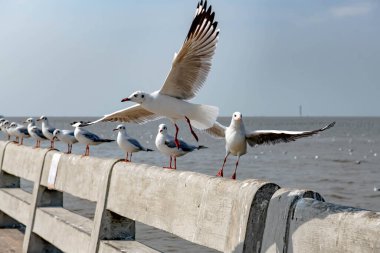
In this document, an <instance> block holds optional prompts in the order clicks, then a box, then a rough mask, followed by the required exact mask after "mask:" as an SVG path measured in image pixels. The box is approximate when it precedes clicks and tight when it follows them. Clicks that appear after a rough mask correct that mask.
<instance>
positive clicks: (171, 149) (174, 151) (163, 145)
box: [156, 124, 207, 170]
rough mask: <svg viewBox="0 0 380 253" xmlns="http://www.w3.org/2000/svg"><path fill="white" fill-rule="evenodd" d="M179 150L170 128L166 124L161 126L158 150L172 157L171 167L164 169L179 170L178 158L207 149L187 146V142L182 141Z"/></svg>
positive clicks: (159, 127) (157, 140) (157, 144)
mask: <svg viewBox="0 0 380 253" xmlns="http://www.w3.org/2000/svg"><path fill="white" fill-rule="evenodd" d="M179 144H180V145H179V148H177V146H176V143H175V142H174V138H173V136H171V135H169V134H168V128H167V126H166V125H165V124H160V125H159V126H158V133H157V136H156V147H157V149H158V150H159V151H160V152H161V153H163V154H165V155H168V156H169V157H170V162H169V167H164V168H168V169H174V170H175V169H177V157H180V156H183V155H186V154H187V153H190V152H193V151H194V150H199V149H204V148H207V147H205V146H194V145H190V144H187V143H186V142H184V141H182V140H180V141H179ZM173 159H174V167H172V160H173Z"/></svg>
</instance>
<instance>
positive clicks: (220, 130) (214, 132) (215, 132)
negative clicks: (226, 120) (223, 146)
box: [204, 121, 226, 138]
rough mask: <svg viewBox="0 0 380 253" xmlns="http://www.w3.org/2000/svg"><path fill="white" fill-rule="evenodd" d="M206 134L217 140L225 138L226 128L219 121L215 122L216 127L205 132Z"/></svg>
mask: <svg viewBox="0 0 380 253" xmlns="http://www.w3.org/2000/svg"><path fill="white" fill-rule="evenodd" d="M204 131H205V132H206V133H208V134H209V135H211V136H212V137H215V138H224V137H225V132H226V127H225V126H223V125H222V124H220V123H219V122H218V121H215V123H214V125H213V126H212V127H210V128H208V129H206V130H204Z"/></svg>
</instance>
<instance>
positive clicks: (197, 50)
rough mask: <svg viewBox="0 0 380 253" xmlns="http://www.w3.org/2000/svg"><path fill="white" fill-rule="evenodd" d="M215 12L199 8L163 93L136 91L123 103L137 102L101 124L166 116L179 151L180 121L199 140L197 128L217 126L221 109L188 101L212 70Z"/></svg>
mask: <svg viewBox="0 0 380 253" xmlns="http://www.w3.org/2000/svg"><path fill="white" fill-rule="evenodd" d="M214 17H215V12H213V11H212V8H211V6H209V7H207V1H205V2H203V1H200V2H199V3H198V5H197V9H196V12H195V17H194V19H193V22H192V24H191V26H190V30H189V32H188V34H187V37H186V39H185V42H184V44H183V45H182V48H181V50H180V51H179V53H178V54H177V53H176V54H175V55H174V59H173V62H172V68H171V70H170V72H169V74H168V76H167V78H166V81H165V82H164V84H163V86H162V87H161V89H160V90H158V91H154V92H152V93H145V92H143V91H136V92H134V93H132V95H130V96H129V97H127V98H124V99H123V100H122V102H125V101H131V102H135V103H137V105H133V106H131V107H128V108H126V109H123V110H120V111H117V112H114V113H111V114H109V115H105V116H104V117H103V118H101V119H99V120H96V121H94V122H92V123H90V124H94V123H97V122H100V121H122V122H135V123H139V124H141V123H145V122H148V121H152V120H157V119H159V118H162V117H167V118H169V119H170V120H171V121H172V122H173V124H174V126H175V128H176V134H175V144H176V146H177V148H179V145H180V143H179V141H178V138H177V136H178V131H179V128H178V125H177V123H176V122H177V121H178V120H186V122H187V123H188V125H189V127H190V131H191V133H192V135H193V136H194V138H195V139H196V140H197V141H198V136H197V135H196V134H195V132H194V130H193V127H195V128H197V129H201V130H203V129H207V128H210V127H212V126H213V124H214V123H215V122H216V118H217V116H218V113H219V108H218V107H215V106H210V105H202V104H193V103H189V102H187V101H186V100H189V99H191V98H193V97H194V96H195V95H196V93H197V92H198V91H199V89H200V88H201V87H202V86H203V84H204V82H205V80H206V78H207V75H208V73H209V71H210V68H211V60H212V57H213V55H214V53H215V49H216V45H217V42H218V35H219V30H218V29H217V24H218V22H216V21H214Z"/></svg>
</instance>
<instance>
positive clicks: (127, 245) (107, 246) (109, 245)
mask: <svg viewBox="0 0 380 253" xmlns="http://www.w3.org/2000/svg"><path fill="white" fill-rule="evenodd" d="M120 252H124V253H159V252H160V251H157V250H155V249H152V248H150V247H148V246H146V245H144V244H141V243H139V242H136V241H100V246H99V251H98V253H120Z"/></svg>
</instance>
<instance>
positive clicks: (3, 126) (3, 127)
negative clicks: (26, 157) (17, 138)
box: [1, 120, 11, 141]
mask: <svg viewBox="0 0 380 253" xmlns="http://www.w3.org/2000/svg"><path fill="white" fill-rule="evenodd" d="M9 125H10V122H9V121H8V120H4V121H3V123H1V131H3V132H4V133H5V135H6V137H7V139H8V141H9V140H10V139H11V136H10V135H9V133H8V127H9Z"/></svg>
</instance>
